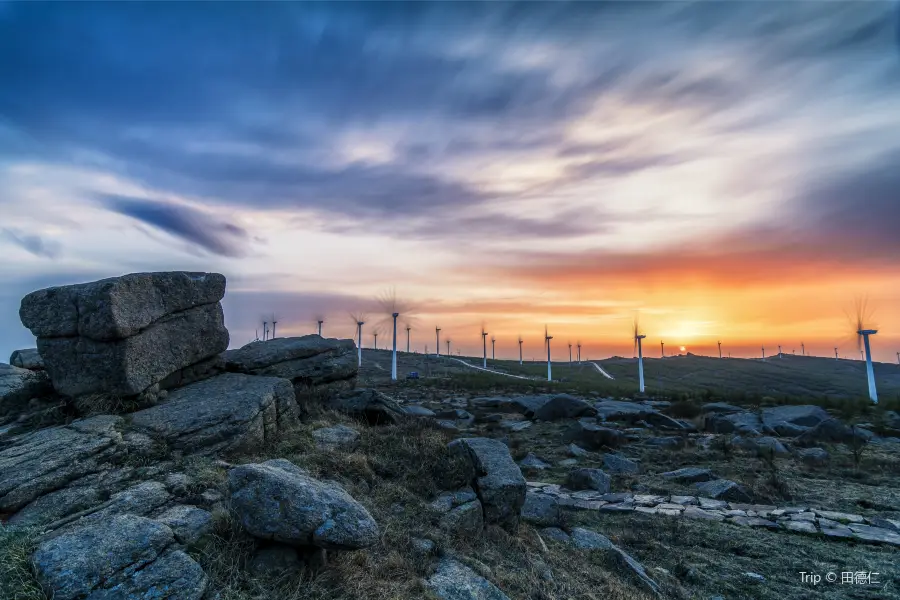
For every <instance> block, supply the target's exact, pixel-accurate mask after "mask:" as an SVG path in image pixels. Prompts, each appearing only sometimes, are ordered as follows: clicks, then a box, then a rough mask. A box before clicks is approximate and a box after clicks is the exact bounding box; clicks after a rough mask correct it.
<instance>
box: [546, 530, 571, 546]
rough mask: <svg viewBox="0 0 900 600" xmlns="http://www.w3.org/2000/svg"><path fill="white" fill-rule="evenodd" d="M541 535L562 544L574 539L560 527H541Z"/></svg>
mask: <svg viewBox="0 0 900 600" xmlns="http://www.w3.org/2000/svg"><path fill="white" fill-rule="evenodd" d="M541 537H543V538H546V539H548V540H553V541H554V542H560V543H562V544H568V543H571V541H572V538H570V537H569V534H568V533H566V532H565V531H563V530H562V529H560V528H559V527H544V528H543V529H541Z"/></svg>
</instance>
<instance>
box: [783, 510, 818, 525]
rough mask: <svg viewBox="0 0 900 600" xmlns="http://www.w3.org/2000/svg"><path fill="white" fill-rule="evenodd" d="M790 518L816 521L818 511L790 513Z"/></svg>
mask: <svg viewBox="0 0 900 600" xmlns="http://www.w3.org/2000/svg"><path fill="white" fill-rule="evenodd" d="M789 518H790V520H791V521H809V522H812V523H815V521H816V513H814V512H800V513H794V514H792V515H790V517H789Z"/></svg>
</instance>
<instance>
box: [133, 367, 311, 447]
mask: <svg viewBox="0 0 900 600" xmlns="http://www.w3.org/2000/svg"><path fill="white" fill-rule="evenodd" d="M298 422H299V411H298V408H297V403H296V401H295V399H294V389H293V387H292V386H291V383H290V382H289V381H287V380H286V379H280V378H278V377H255V376H252V375H240V374H237V373H225V374H223V375H218V376H216V377H213V378H212V379H206V380H204V381H200V382H197V383H192V384H191V385H189V386H187V387H183V388H181V389H178V390H175V391H173V392H172V393H170V394H169V396H168V398H167V400H166V401H165V402H164V403H162V404H158V405H156V406H153V407H150V408H146V409H144V410H140V411H138V412H135V413H133V414H132V415H131V424H132V427H133V428H134V429H135V430H136V431H139V432H142V433H146V434H149V435H151V436H153V437H155V438H157V439H162V440H165V441H166V443H168V444H169V446H170V447H171V448H174V449H178V450H182V451H185V452H192V453H201V454H212V453H217V452H221V451H225V450H234V449H238V448H259V447H261V446H264V445H266V444H267V443H271V441H272V440H274V439H275V438H276V436H277V435H278V434H280V433H283V432H286V431H289V430H291V429H293V428H294V427H295V426H296V425H297V423H298Z"/></svg>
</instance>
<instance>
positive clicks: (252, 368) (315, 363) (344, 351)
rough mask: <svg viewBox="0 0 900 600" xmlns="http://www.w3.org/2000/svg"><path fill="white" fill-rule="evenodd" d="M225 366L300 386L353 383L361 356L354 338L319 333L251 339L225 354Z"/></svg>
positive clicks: (238, 371)
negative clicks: (340, 338) (263, 339)
mask: <svg viewBox="0 0 900 600" xmlns="http://www.w3.org/2000/svg"><path fill="white" fill-rule="evenodd" d="M225 368H226V369H228V370H229V371H234V372H237V373H249V374H251V375H265V376H271V377H283V378H285V379H290V380H291V382H293V383H294V385H295V386H297V387H298V388H309V387H317V386H322V385H326V384H327V385H336V384H339V383H342V382H346V383H348V384H349V383H350V382H352V381H354V380H355V379H356V375H357V372H358V370H359V359H358V357H357V353H356V344H355V343H354V342H353V340H338V339H329V338H323V337H321V336H319V335H315V334H312V335H304V336H301V337H286V338H275V339H274V340H268V341H264V342H250V343H249V344H247V345H246V346H244V347H243V348H240V349H237V350H231V351H229V352H227V353H226V354H225Z"/></svg>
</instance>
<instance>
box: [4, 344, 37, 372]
mask: <svg viewBox="0 0 900 600" xmlns="http://www.w3.org/2000/svg"><path fill="white" fill-rule="evenodd" d="M9 364H10V365H12V366H14V367H18V368H20V369H28V370H29V371H43V370H44V359H43V358H41V355H40V353H39V352H38V351H37V348H27V349H25V350H13V353H12V354H11V355H10V356H9Z"/></svg>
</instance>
